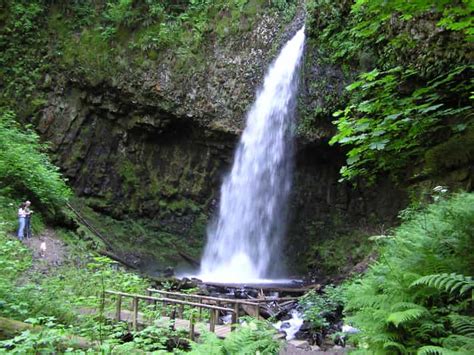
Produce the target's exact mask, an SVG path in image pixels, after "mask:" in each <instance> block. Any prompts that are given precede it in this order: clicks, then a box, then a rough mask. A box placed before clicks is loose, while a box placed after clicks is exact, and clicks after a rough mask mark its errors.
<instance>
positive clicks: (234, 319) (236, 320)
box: [230, 302, 239, 332]
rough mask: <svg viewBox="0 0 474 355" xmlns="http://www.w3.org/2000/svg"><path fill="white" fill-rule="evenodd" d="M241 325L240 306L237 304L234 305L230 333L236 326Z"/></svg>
mask: <svg viewBox="0 0 474 355" xmlns="http://www.w3.org/2000/svg"><path fill="white" fill-rule="evenodd" d="M238 323H239V304H238V303H237V302H236V303H234V313H232V322H231V324H230V331H231V332H232V331H234V330H235V327H233V325H234V324H238Z"/></svg>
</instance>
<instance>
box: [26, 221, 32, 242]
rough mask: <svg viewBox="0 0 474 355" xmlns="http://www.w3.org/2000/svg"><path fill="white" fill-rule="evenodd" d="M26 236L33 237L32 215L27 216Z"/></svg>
mask: <svg viewBox="0 0 474 355" xmlns="http://www.w3.org/2000/svg"><path fill="white" fill-rule="evenodd" d="M25 238H31V217H26V218H25Z"/></svg>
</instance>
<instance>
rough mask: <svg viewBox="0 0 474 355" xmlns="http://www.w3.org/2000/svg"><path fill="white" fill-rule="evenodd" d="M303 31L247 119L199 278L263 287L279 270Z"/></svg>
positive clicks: (268, 77)
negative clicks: (256, 284) (259, 284)
mask: <svg viewBox="0 0 474 355" xmlns="http://www.w3.org/2000/svg"><path fill="white" fill-rule="evenodd" d="M304 40H305V35H304V27H303V28H302V29H301V30H299V31H298V33H296V35H295V36H294V37H293V38H292V39H291V40H290V41H288V43H286V45H285V46H284V47H283V49H282V50H281V52H280V54H279V55H278V57H277V59H276V60H275V61H274V62H273V64H272V65H271V67H270V68H269V70H268V72H267V74H266V76H265V81H264V84H263V87H262V88H261V90H260V91H259V92H258V94H257V98H256V101H255V103H254V104H253V106H252V108H251V109H250V111H249V112H248V114H247V118H246V127H245V130H244V132H243V133H242V137H241V139H240V142H239V145H238V147H237V150H236V152H235V157H234V163H233V166H232V169H231V171H230V173H229V174H228V175H227V176H226V178H225V179H224V182H223V185H222V188H221V198H220V204H219V215H218V218H217V220H216V221H215V222H214V223H213V224H211V225H210V226H209V228H208V241H207V245H206V248H205V252H204V255H203V259H202V262H201V271H200V275H198V277H199V278H200V279H202V280H204V281H208V282H209V281H214V282H234V283H246V282H264V281H265V279H268V278H271V277H275V276H277V274H278V272H280V271H281V270H279V267H281V258H280V256H281V250H280V248H281V240H282V237H283V236H284V234H285V232H286V229H285V227H286V208H287V201H288V195H289V192H290V188H291V180H292V149H291V148H292V132H291V130H292V125H293V116H294V112H295V100H296V91H297V86H298V68H299V64H300V62H301V57H302V55H303V48H304Z"/></svg>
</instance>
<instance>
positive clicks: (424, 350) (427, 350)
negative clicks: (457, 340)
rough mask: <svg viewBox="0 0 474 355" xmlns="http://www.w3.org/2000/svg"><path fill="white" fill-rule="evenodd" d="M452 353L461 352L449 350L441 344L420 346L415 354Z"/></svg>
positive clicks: (446, 354) (443, 354)
mask: <svg viewBox="0 0 474 355" xmlns="http://www.w3.org/2000/svg"><path fill="white" fill-rule="evenodd" d="M452 354H462V353H460V352H457V351H453V350H449V349H446V348H443V347H441V346H433V345H428V346H422V347H421V348H419V349H418V351H417V355H452Z"/></svg>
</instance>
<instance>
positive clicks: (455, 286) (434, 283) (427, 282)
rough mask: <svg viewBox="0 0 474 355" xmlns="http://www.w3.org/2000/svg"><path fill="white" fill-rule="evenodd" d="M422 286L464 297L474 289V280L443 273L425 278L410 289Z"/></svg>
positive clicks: (414, 283)
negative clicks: (455, 293)
mask: <svg viewBox="0 0 474 355" xmlns="http://www.w3.org/2000/svg"><path fill="white" fill-rule="evenodd" d="M421 285H423V286H430V287H434V288H436V289H438V290H442V291H446V292H449V293H451V294H452V293H454V292H457V293H458V294H459V295H463V294H465V293H466V292H468V291H470V290H473V289H474V280H473V279H472V277H470V276H465V275H461V274H456V273H451V274H447V273H443V274H434V275H427V276H423V277H421V278H419V279H418V280H416V281H415V282H413V283H412V284H411V285H410V287H414V286H421Z"/></svg>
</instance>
